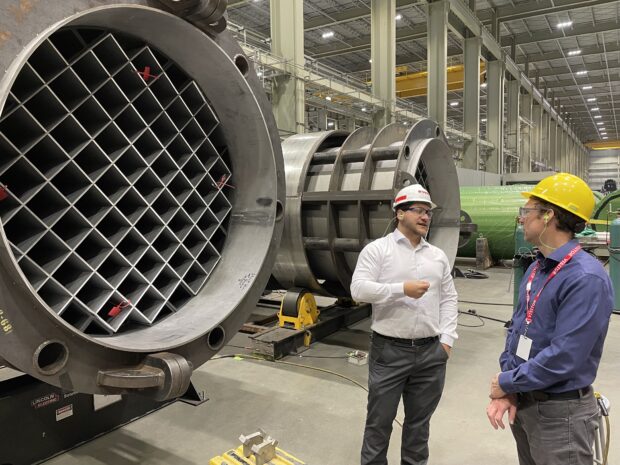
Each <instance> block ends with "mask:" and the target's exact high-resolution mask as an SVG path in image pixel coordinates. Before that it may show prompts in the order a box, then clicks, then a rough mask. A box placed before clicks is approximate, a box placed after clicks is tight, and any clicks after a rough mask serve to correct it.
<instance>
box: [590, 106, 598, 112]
mask: <svg viewBox="0 0 620 465" xmlns="http://www.w3.org/2000/svg"><path fill="white" fill-rule="evenodd" d="M590 111H598V107H594V108H590Z"/></svg>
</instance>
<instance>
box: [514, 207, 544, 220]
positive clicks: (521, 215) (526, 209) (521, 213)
mask: <svg viewBox="0 0 620 465" xmlns="http://www.w3.org/2000/svg"><path fill="white" fill-rule="evenodd" d="M533 211H539V212H540V211H543V209H542V208H540V207H521V208H519V218H524V217H526V216H527V215H528V214H529V213H530V212H533Z"/></svg>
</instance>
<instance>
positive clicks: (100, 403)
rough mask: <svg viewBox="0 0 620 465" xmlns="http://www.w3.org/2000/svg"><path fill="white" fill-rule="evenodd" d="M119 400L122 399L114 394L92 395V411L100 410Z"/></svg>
mask: <svg viewBox="0 0 620 465" xmlns="http://www.w3.org/2000/svg"><path fill="white" fill-rule="evenodd" d="M121 400H123V397H122V396H120V395H116V394H114V395H109V396H108V395H105V394H95V395H93V410H94V411H95V412H96V411H97V410H101V409H102V408H105V407H107V406H109V405H112V404H115V403H117V402H120V401H121Z"/></svg>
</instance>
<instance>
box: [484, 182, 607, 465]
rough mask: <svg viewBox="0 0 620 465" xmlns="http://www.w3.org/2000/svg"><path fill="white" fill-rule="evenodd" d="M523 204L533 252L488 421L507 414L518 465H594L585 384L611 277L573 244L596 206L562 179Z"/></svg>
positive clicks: (590, 403)
mask: <svg viewBox="0 0 620 465" xmlns="http://www.w3.org/2000/svg"><path fill="white" fill-rule="evenodd" d="M523 195H524V196H525V197H526V198H528V199H529V200H528V201H527V203H526V204H525V207H523V208H521V210H520V212H519V221H520V222H521V223H522V224H523V228H524V233H525V239H526V240H527V241H528V242H530V243H532V244H534V245H535V246H537V247H538V250H539V252H538V254H537V257H536V260H535V261H534V263H532V265H531V266H530V267H529V269H528V270H527V272H526V273H525V275H524V280H523V282H522V283H521V288H520V290H519V302H518V304H517V307H516V309H515V311H514V314H513V317H512V321H511V326H510V328H509V329H508V335H507V337H506V346H505V349H504V352H503V353H502V354H501V356H500V366H501V369H502V371H501V373H498V374H497V375H496V376H495V377H494V378H493V380H492V381H491V394H490V397H491V403H490V404H489V406H488V408H487V416H488V418H489V421H490V422H491V425H492V426H493V427H494V428H495V429H497V428H498V427H500V428H503V427H504V425H503V421H502V419H503V417H504V415H505V414H506V412H508V417H509V420H510V424H511V429H512V432H513V436H514V438H515V440H516V443H517V451H518V455H519V463H520V465H567V464H569V463H570V464H571V465H586V464H587V465H592V463H593V452H592V443H593V439H594V432H595V427H596V425H597V416H598V408H597V404H596V400H595V398H594V395H593V392H592V387H591V384H592V382H593V381H594V379H595V378H596V372H597V369H598V365H599V362H600V359H601V354H602V352H603V342H604V340H605V336H606V334H607V328H608V326H609V318H610V316H611V312H612V310H613V290H612V285H611V280H610V278H609V275H608V274H607V273H606V272H605V269H604V268H603V266H602V265H601V264H600V263H599V261H598V260H597V259H596V258H595V257H593V256H591V255H590V254H588V253H587V252H584V251H583V250H581V247H580V246H579V244H578V242H577V241H576V240H574V237H575V233H578V232H580V231H582V230H583V229H584V227H585V223H586V222H587V221H588V220H589V218H590V216H591V214H592V210H593V209H594V196H593V194H592V191H591V190H590V188H589V187H588V186H587V184H586V183H585V182H584V181H583V180H581V179H580V178H578V177H577V176H573V175H572V174H567V173H560V174H556V175H553V176H550V177H548V178H545V179H543V180H542V181H541V182H539V183H538V184H537V185H536V187H534V189H533V190H532V191H531V192H525V193H523Z"/></svg>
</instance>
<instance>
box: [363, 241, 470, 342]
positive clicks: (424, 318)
mask: <svg viewBox="0 0 620 465" xmlns="http://www.w3.org/2000/svg"><path fill="white" fill-rule="evenodd" d="M450 272H451V269H450V262H449V261H448V257H446V254H445V253H444V252H443V250H441V249H440V248H438V247H435V246H434V245H431V244H429V243H428V242H427V241H425V240H424V239H421V240H420V243H419V244H418V246H417V247H413V245H411V242H409V239H407V238H406V237H405V236H404V235H403V234H402V233H401V232H400V231H399V230H398V229H396V230H395V231H394V232H393V233H392V234H389V235H388V236H385V237H382V238H380V239H377V240H375V241H373V242H371V243H370V244H368V245H367V246H366V247H364V249H363V250H362V251H361V253H360V255H359V258H358V259H357V266H356V267H355V272H354V273H353V280H352V282H351V296H352V297H353V299H355V300H357V301H358V302H368V303H371V304H372V326H371V328H372V330H373V331H376V332H377V333H379V334H383V335H384V336H390V337H397V338H403V339H418V338H424V337H432V336H439V337H440V341H441V342H442V343H444V344H448V345H449V346H452V345H453V344H454V341H455V340H456V339H457V338H458V335H457V333H456V324H457V317H458V307H457V293H456V289H455V288H454V282H453V280H452V275H451V273H450ZM412 280H413V281H428V282H429V283H430V287H429V289H428V291H427V292H426V293H425V294H424V295H423V296H422V297H420V298H419V299H414V298H412V297H407V296H406V295H405V292H404V287H403V285H404V283H405V281H412Z"/></svg>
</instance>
